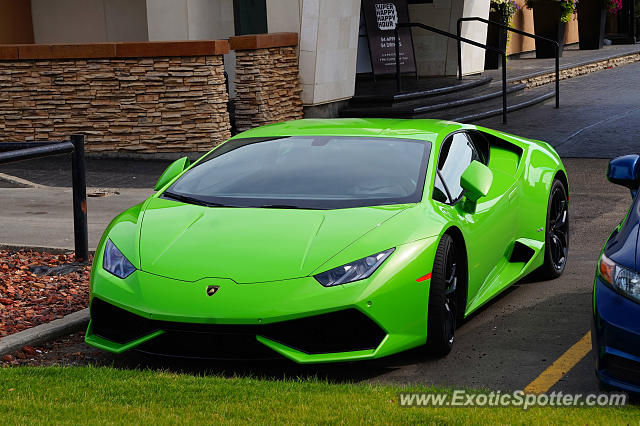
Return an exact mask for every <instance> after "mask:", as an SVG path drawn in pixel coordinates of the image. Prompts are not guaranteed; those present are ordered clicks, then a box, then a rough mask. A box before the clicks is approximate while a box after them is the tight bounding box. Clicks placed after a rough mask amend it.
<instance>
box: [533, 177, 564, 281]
mask: <svg viewBox="0 0 640 426" xmlns="http://www.w3.org/2000/svg"><path fill="white" fill-rule="evenodd" d="M568 252H569V199H568V196H567V189H566V188H565V186H564V184H563V183H562V182H561V181H559V180H558V179H555V180H554V181H553V184H552V185H551V190H550V191H549V202H548V205H547V221H546V227H545V241H544V263H543V264H542V266H541V267H540V269H539V277H540V278H541V279H543V280H553V279H555V278H558V277H559V276H560V275H562V273H563V272H564V268H565V266H566V264H567V255H568Z"/></svg>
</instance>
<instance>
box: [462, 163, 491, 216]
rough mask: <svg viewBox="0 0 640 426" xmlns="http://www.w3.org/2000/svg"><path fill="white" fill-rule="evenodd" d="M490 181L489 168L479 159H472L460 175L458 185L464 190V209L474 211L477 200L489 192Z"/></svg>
mask: <svg viewBox="0 0 640 426" xmlns="http://www.w3.org/2000/svg"><path fill="white" fill-rule="evenodd" d="M492 182H493V173H491V170H490V169H489V168H488V167H487V166H485V165H484V164H482V163H480V162H479V161H475V160H474V161H472V162H471V164H469V166H467V169H466V170H465V171H464V172H463V173H462V176H460V186H461V187H462V189H464V191H465V193H464V196H465V203H464V206H463V207H464V209H465V210H467V211H469V212H470V213H474V212H475V211H476V204H477V203H478V200H479V199H480V198H482V197H484V196H485V195H487V194H488V193H489V189H491V183H492Z"/></svg>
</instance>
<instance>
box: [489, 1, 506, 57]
mask: <svg viewBox="0 0 640 426" xmlns="http://www.w3.org/2000/svg"><path fill="white" fill-rule="evenodd" d="M489 20H490V21H493V22H500V23H502V24H505V25H507V23H506V22H502V14H501V13H500V12H490V13H489ZM487 46H491V47H497V48H498V49H503V50H505V49H506V48H507V31H506V30H503V29H502V28H498V27H496V26H494V25H489V26H488V28H487ZM501 60H502V58H501V55H499V54H497V53H496V52H491V51H490V50H487V51H486V52H485V54H484V69H485V70H495V69H498V68H499V66H500V62H501Z"/></svg>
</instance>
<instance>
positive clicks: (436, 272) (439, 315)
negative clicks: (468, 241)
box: [426, 234, 462, 356]
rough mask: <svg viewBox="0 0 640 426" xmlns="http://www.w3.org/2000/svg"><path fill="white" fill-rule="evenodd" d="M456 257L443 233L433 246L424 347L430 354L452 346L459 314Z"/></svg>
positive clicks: (459, 281) (453, 246) (450, 238)
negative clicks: (433, 253) (435, 245)
mask: <svg viewBox="0 0 640 426" xmlns="http://www.w3.org/2000/svg"><path fill="white" fill-rule="evenodd" d="M460 259H461V256H460V255H459V254H456V244H455V241H454V240H453V238H452V237H451V235H449V234H444V235H443V236H442V239H441V240H440V243H439V244H438V248H437V249H436V256H435V259H434V262H433V270H432V272H431V283H430V287H429V305H428V306H429V311H428V315H427V316H428V318H427V346H426V348H427V351H428V352H429V353H430V354H432V355H436V356H444V355H447V354H448V353H449V352H450V351H451V348H452V347H453V342H454V339H455V329H456V322H457V319H458V318H459V315H458V312H457V307H458V304H459V303H458V297H457V296H458V293H459V290H460V289H459V287H460V285H461V284H462V283H461V280H460V272H461V271H460V269H461V265H460Z"/></svg>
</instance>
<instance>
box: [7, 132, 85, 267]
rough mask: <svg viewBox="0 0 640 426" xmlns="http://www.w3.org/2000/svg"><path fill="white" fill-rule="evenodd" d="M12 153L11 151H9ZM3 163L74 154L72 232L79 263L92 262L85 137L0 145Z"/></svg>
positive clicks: (72, 162) (72, 168)
mask: <svg viewBox="0 0 640 426" xmlns="http://www.w3.org/2000/svg"><path fill="white" fill-rule="evenodd" d="M7 150H9V151H7ZM0 151H3V152H0V164H6V163H12V162H15V161H23V160H29V159H31V158H40V157H48V156H51V155H60V154H69V153H70V154H71V178H72V181H73V233H74V242H75V254H76V260H77V261H79V262H86V261H87V260H89V238H88V231H87V180H86V167H85V159H84V136H83V135H72V136H71V138H70V140H69V141H61V142H57V141H46V142H0Z"/></svg>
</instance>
